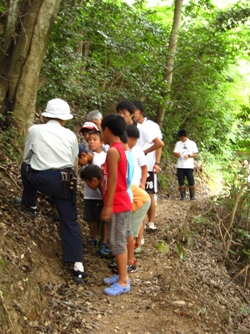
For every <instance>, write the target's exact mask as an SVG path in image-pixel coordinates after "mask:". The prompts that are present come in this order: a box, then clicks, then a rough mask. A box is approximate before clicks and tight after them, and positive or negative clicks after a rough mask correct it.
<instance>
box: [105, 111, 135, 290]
mask: <svg viewBox="0 0 250 334" xmlns="http://www.w3.org/2000/svg"><path fill="white" fill-rule="evenodd" d="M101 127H102V138H103V141H104V143H105V144H108V145H110V148H109V150H108V152H107V157H106V161H105V165H104V172H103V197H104V206H103V209H102V212H101V219H102V220H103V221H105V222H107V223H108V244H109V245H110V247H111V249H112V252H113V255H114V256H115V258H116V263H117V266H118V275H114V276H112V277H109V278H104V280H103V281H104V283H105V284H107V285H111V286H110V287H108V288H106V289H104V293H105V294H107V295H109V296H117V295H120V294H122V293H126V292H129V291H130V284H129V279H128V272H127V247H126V244H127V238H126V231H127V230H129V229H130V227H131V218H130V213H131V207H132V206H131V201H130V198H129V195H128V192H127V183H126V174H127V159H126V155H125V152H124V148H123V145H122V143H121V140H120V137H121V136H122V135H123V133H124V131H125V128H126V122H125V120H124V119H123V117H121V116H120V115H118V114H110V115H108V116H106V117H104V119H103V120H102V123H101Z"/></svg>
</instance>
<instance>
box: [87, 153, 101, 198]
mask: <svg viewBox="0 0 250 334" xmlns="http://www.w3.org/2000/svg"><path fill="white" fill-rule="evenodd" d="M93 154H94V157H93V160H92V164H93V165H96V166H99V167H101V165H102V164H104V162H105V160H106V155H107V153H106V152H104V151H102V152H100V153H96V152H93ZM83 168H84V167H83ZM83 195H84V199H96V200H100V199H102V194H101V192H100V190H99V189H96V190H93V189H91V188H89V187H88V185H87V183H84V194H83Z"/></svg>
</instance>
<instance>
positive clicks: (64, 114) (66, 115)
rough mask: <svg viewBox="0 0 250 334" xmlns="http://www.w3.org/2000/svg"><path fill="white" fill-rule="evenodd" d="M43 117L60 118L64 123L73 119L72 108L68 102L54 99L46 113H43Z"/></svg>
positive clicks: (48, 104)
mask: <svg viewBox="0 0 250 334" xmlns="http://www.w3.org/2000/svg"><path fill="white" fill-rule="evenodd" d="M42 115H43V116H45V117H48V118H58V119H62V120H64V121H67V120H68V119H71V118H73V115H72V114H71V113H70V107H69V105H68V103H67V102H65V101H63V100H61V99H53V100H50V101H49V102H48V103H47V106H46V109H45V112H43V113H42Z"/></svg>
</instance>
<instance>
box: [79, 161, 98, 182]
mask: <svg viewBox="0 0 250 334" xmlns="http://www.w3.org/2000/svg"><path fill="white" fill-rule="evenodd" d="M80 177H81V179H82V180H87V181H91V180H92V179H93V177H96V178H97V179H98V180H102V178H103V175H102V173H101V168H100V167H99V166H97V165H88V166H86V167H85V168H83V169H82V170H81V173H80Z"/></svg>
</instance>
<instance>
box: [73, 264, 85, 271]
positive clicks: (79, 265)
mask: <svg viewBox="0 0 250 334" xmlns="http://www.w3.org/2000/svg"><path fill="white" fill-rule="evenodd" d="M74 270H75V271H82V272H84V266H83V264H82V262H75V264H74Z"/></svg>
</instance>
